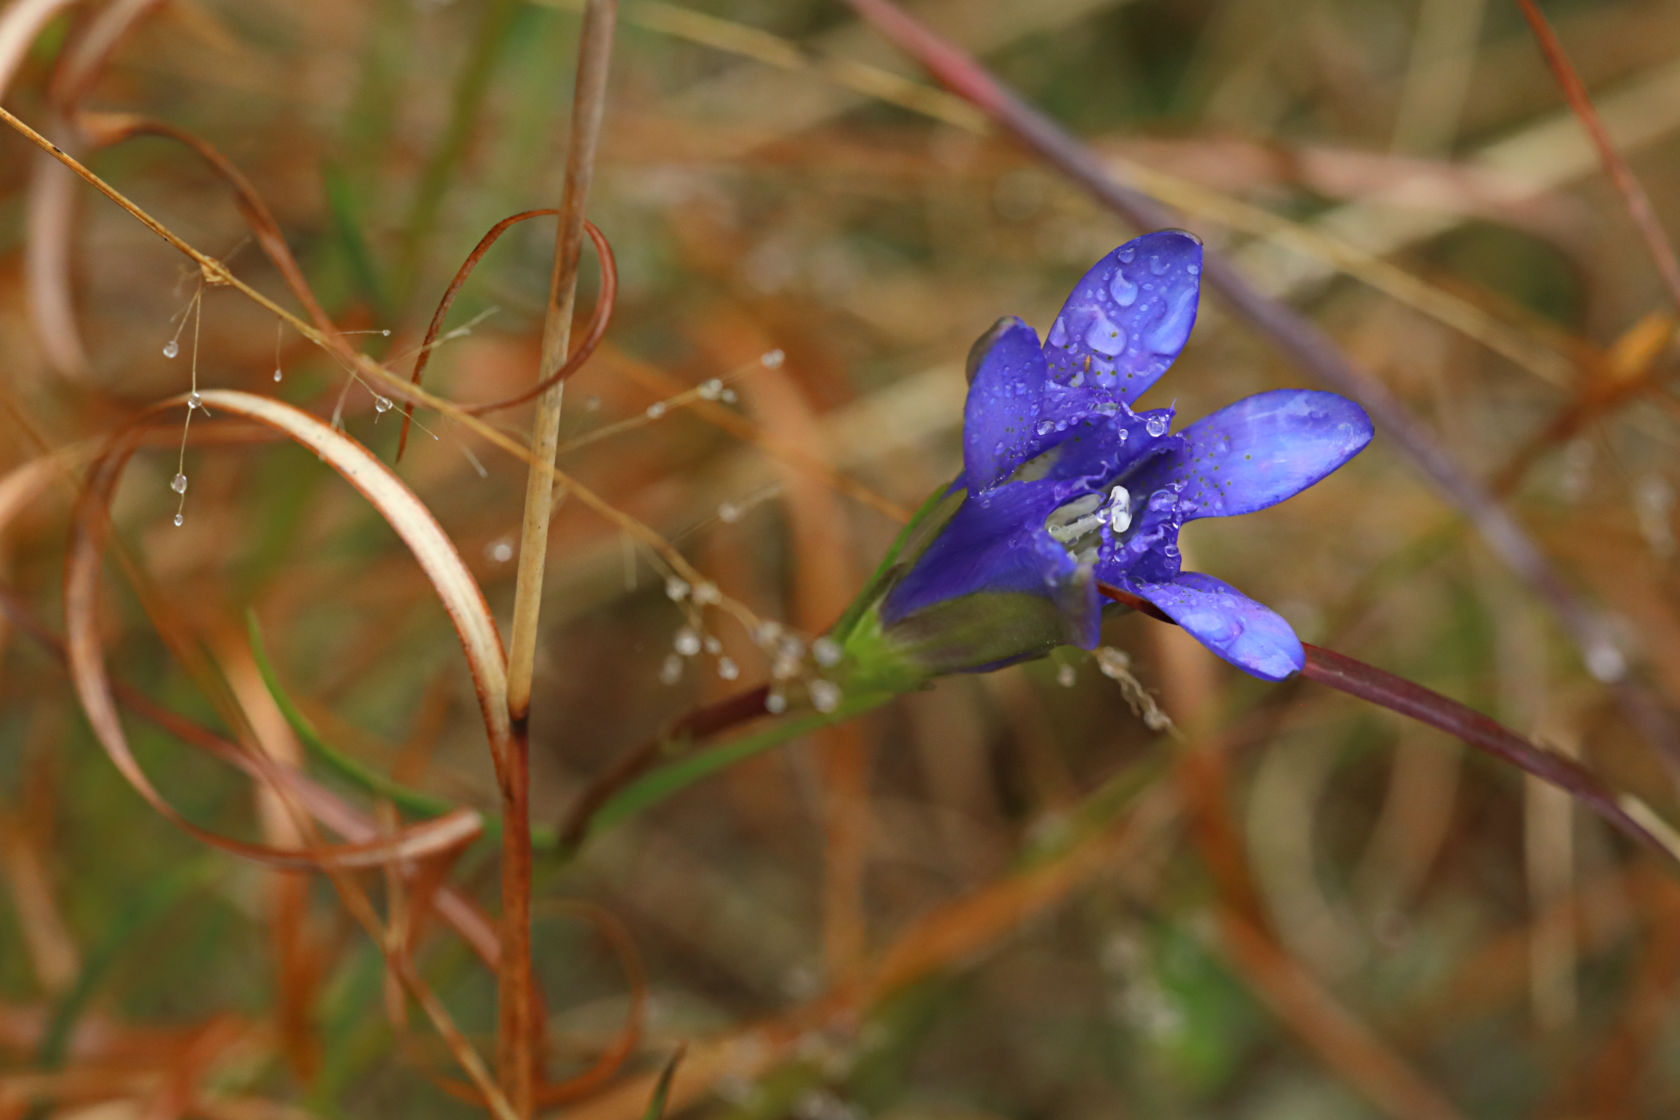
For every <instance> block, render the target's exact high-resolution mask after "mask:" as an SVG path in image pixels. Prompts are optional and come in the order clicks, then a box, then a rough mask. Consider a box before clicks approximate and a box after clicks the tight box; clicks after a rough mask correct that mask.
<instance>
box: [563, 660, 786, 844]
mask: <svg viewBox="0 0 1680 1120" xmlns="http://www.w3.org/2000/svg"><path fill="white" fill-rule="evenodd" d="M769 694H770V686H769V685H762V684H761V685H759V686H758V687H757V688H751V689H748V690H747V691H745V692H737V693H736V694H735V695H733V696H730V697H727V698H726V699H723V700H719V701H717V702H716V703H715V704H707V705H705V706H703V707H699V708H695V709H694V710H693V711H691V712H689V713H688V714H687V715H684V716H682V717H680V718H679V719H677V720H676V721H675V722H673V723H672V724H670V725H669V726H668V727H666V729H665V730H664V731H662V732H661V733H660V734H658V735H655V736H654V737H653V738H651V739H648V740H647V741H646V742H644V743H642V744H640V745H639V746H637V747H636V748H635V749H634V750H631V751H629V752H628V753H626V754H623V755H620V756H619V757H618V759H617V760H616V761H615V762H613V764H612V765H611V766H609V767H608V768H607V769H606V770H604V771H602V772H601V774H600V775H598V776H597V777H596V778H595V780H594V781H593V782H590V783H589V787H588V788H587V789H585V790H584V791H583V793H581V794H580V795H579V796H578V799H577V800H576V801H575V802H573V803H572V807H571V809H570V810H569V811H568V812H567V813H566V817H565V820H563V821H562V822H561V824H560V832H559V835H560V851H561V852H562V853H569V852H572V851H575V850H576V849H577V847H578V845H579V844H581V843H583V838H584V836H585V835H587V834H588V832H589V822H590V821H592V820H593V819H594V818H595V814H596V812H598V811H599V810H600V808H601V806H602V805H605V804H606V803H607V800H608V799H609V798H611V797H612V795H613V794H615V793H617V792H618V791H619V790H621V789H623V788H624V787H625V786H627V785H629V784H630V783H631V782H633V781H635V780H636V779H637V778H639V777H641V776H642V775H643V774H645V773H646V772H647V771H648V769H649V768H650V767H652V766H653V764H654V763H656V762H658V761H659V760H660V759H661V758H662V757H664V755H665V752H666V750H667V749H668V748H669V746H670V745H671V744H673V743H682V742H685V741H689V742H694V741H698V740H701V739H705V738H709V737H710V736H712V735H716V734H717V733H718V732H720V731H727V730H728V729H729V728H731V727H735V726H737V725H739V724H743V723H746V722H747V721H749V720H753V719H757V718H758V717H759V716H762V715H764V714H765V709H764V699H765V697H766V696H768V695H769Z"/></svg>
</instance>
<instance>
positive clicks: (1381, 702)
mask: <svg viewBox="0 0 1680 1120" xmlns="http://www.w3.org/2000/svg"><path fill="white" fill-rule="evenodd" d="M1097 589H1098V590H1099V591H1101V592H1102V594H1103V595H1104V596H1106V597H1108V598H1110V599H1112V600H1114V601H1115V602H1116V603H1120V604H1123V605H1124V606H1128V607H1130V608H1132V609H1133V610H1135V611H1137V612H1138V613H1140V614H1147V615H1148V616H1149V617H1150V618H1153V619H1155V620H1156V621H1158V622H1165V623H1168V624H1170V625H1175V626H1176V625H1177V623H1175V622H1173V620H1172V619H1170V618H1168V617H1167V616H1166V615H1165V614H1162V613H1161V611H1160V610H1158V609H1157V608H1156V607H1155V605H1154V604H1153V603H1150V602H1148V601H1147V600H1144V599H1140V598H1138V597H1137V596H1136V595H1133V594H1132V593H1130V592H1129V591H1122V590H1121V589H1120V588H1118V587H1110V586H1109V585H1108V584H1106V583H1099V584H1098V585H1097ZM1302 648H1303V649H1305V650H1306V654H1307V661H1306V665H1305V666H1304V667H1303V668H1302V669H1301V676H1302V677H1303V678H1304V679H1306V680H1309V681H1317V682H1318V683H1319V684H1322V685H1328V686H1329V687H1331V688H1333V689H1336V690H1337V691H1338V692H1345V693H1347V694H1348V695H1349V696H1357V697H1358V698H1359V699H1361V700H1364V701H1367V702H1369V703H1372V704H1375V705H1377V706H1378V707H1381V708H1387V709H1388V710H1389V711H1391V712H1398V713H1400V714H1401V715H1403V716H1406V717H1408V718H1410V719H1415V720H1417V721H1418V722H1419V723H1424V724H1428V725H1429V726H1430V727H1433V728H1435V729H1437V730H1439V731H1445V732H1446V733H1447V734H1448V735H1451V736H1453V737H1455V738H1458V739H1462V740H1463V741H1464V742H1466V743H1468V744H1470V745H1471V746H1472V747H1475V748H1477V749H1478V750H1483V751H1486V752H1487V753H1488V754H1491V755H1493V756H1494V757H1495V758H1497V759H1499V760H1500V761H1502V762H1508V763H1510V764H1511V765H1512V766H1515V767H1516V768H1517V769H1519V770H1522V771H1523V772H1525V773H1528V774H1532V775H1534V776H1535V777H1536V778H1539V779H1540V780H1541V781H1543V782H1546V783H1547V784H1549V785H1553V786H1556V787H1557V788H1558V789H1561V790H1563V792H1565V793H1567V794H1569V796H1571V797H1573V798H1575V799H1576V800H1577V801H1579V802H1581V804H1583V805H1585V806H1586V807H1587V808H1589V809H1591V810H1592V811H1593V812H1595V813H1597V814H1598V815H1599V816H1600V817H1601V818H1602V819H1603V820H1604V821H1605V822H1606V823H1608V824H1609V825H1610V826H1611V827H1612V828H1614V829H1616V831H1618V832H1620V833H1622V835H1624V836H1626V837H1628V838H1629V839H1630V840H1633V841H1635V842H1636V843H1638V844H1640V845H1641V846H1643V847H1645V848H1648V849H1650V850H1651V851H1652V852H1654V853H1655V854H1656V855H1658V856H1660V857H1661V858H1662V859H1663V861H1664V862H1665V863H1667V864H1669V865H1670V866H1671V867H1672V866H1674V865H1675V864H1676V863H1677V862H1680V860H1677V859H1676V855H1675V853H1674V851H1673V850H1672V849H1671V848H1669V846H1668V845H1666V844H1664V843H1663V842H1662V841H1661V840H1659V839H1657V838H1656V837H1655V836H1653V835H1652V834H1651V833H1650V831H1649V830H1648V829H1646V828H1645V826H1644V825H1642V824H1640V823H1639V822H1638V821H1636V820H1634V819H1633V817H1631V816H1630V815H1628V812H1627V810H1625V809H1623V808H1622V805H1621V801H1620V799H1619V798H1617V796H1616V795H1615V794H1614V793H1612V792H1611V791H1610V790H1608V789H1606V788H1605V787H1604V785H1603V783H1601V782H1600V781H1599V780H1598V779H1597V778H1596V777H1594V776H1593V775H1592V774H1591V773H1590V772H1588V771H1587V770H1586V769H1585V768H1584V767H1582V766H1581V765H1580V764H1579V763H1576V762H1574V761H1572V760H1570V759H1567V758H1564V757H1563V756H1562V755H1559V754H1556V753H1554V752H1552V751H1549V750H1547V749H1546V748H1544V747H1542V746H1539V745H1538V744H1535V743H1532V742H1530V741H1529V740H1527V739H1525V738H1523V737H1522V736H1521V735H1518V734H1517V733H1516V732H1515V731H1512V730H1511V729H1510V728H1508V727H1506V726H1505V725H1504V724H1501V723H1499V722H1498V721H1497V720H1494V719H1491V718H1489V717H1488V716H1485V715H1483V714H1482V713H1481V712H1478V711H1476V710H1475V709H1474V708H1469V707H1466V706H1465V705H1463V704H1460V703H1459V702H1458V701H1457V700H1451V699H1448V698H1447V697H1445V696H1442V695H1441V694H1440V693H1439V692H1435V691H1434V690H1432V689H1428V688H1425V687H1423V686H1422V685H1421V684H1417V683H1415V682H1413V681H1409V680H1407V679H1406V678H1405V677H1398V676H1395V675H1394V674H1393V673H1390V672H1386V671H1384V670H1382V669H1378V668H1376V667H1375V666H1373V665H1367V664H1365V662H1363V661H1359V660H1356V659H1355V658H1352V657H1349V656H1347V655H1346V654H1345V653H1337V652H1336V651H1335V650H1333V649H1325V648H1324V647H1323V646H1315V645H1308V644H1306V643H1305V642H1303V643H1302Z"/></svg>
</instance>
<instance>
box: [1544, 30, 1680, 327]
mask: <svg viewBox="0 0 1680 1120" xmlns="http://www.w3.org/2000/svg"><path fill="white" fill-rule="evenodd" d="M1517 6H1518V7H1519V8H1521V9H1522V14H1523V18H1524V19H1526V20H1527V21H1528V26H1529V30H1531V31H1533V32H1534V38H1535V40H1536V41H1537V42H1538V43H1539V44H1540V53H1541V54H1542V55H1544V56H1545V57H1546V65H1547V66H1549V67H1550V68H1551V71H1552V77H1554V78H1556V79H1557V84H1558V87H1559V88H1560V89H1562V90H1563V97H1564V100H1565V101H1568V102H1569V108H1570V109H1571V110H1572V111H1573V112H1574V113H1575V115H1576V116H1577V117H1579V118H1580V120H1581V127H1582V128H1584V129H1586V130H1587V136H1588V138H1590V139H1591V140H1592V144H1593V147H1594V148H1596V149H1597V150H1598V161H1599V162H1600V163H1602V164H1603V165H1604V172H1605V174H1607V175H1609V176H1610V182H1611V183H1613V184H1615V187H1616V192H1617V193H1618V194H1620V195H1621V196H1622V205H1624V206H1626V207H1627V211H1628V216H1629V217H1631V218H1632V219H1633V224H1634V225H1635V226H1637V227H1639V236H1640V237H1641V238H1642V239H1643V240H1644V242H1645V248H1646V249H1647V250H1649V251H1650V254H1651V257H1652V259H1653V260H1655V261H1656V262H1657V271H1658V272H1660V273H1661V274H1662V278H1663V283H1664V284H1665V285H1667V287H1668V295H1669V298H1670V299H1672V300H1673V301H1674V306H1675V307H1680V261H1677V260H1675V256H1674V246H1673V245H1671V244H1669V241H1668V235H1667V234H1666V233H1664V232H1663V228H1662V223H1661V222H1660V221H1658V220H1657V212H1656V209H1655V208H1654V207H1653V206H1652V205H1651V197H1650V196H1649V195H1647V194H1646V193H1645V188H1644V187H1643V186H1642V185H1641V184H1640V182H1639V180H1638V179H1637V178H1636V177H1635V176H1634V174H1633V169H1632V168H1630V167H1628V165H1627V161H1626V160H1624V159H1623V158H1622V154H1621V153H1620V152H1618V151H1617V150H1616V145H1615V144H1614V143H1612V142H1611V140H1610V133H1609V132H1608V131H1607V130H1606V129H1605V127H1604V122H1603V121H1602V120H1600V119H1599V116H1598V110H1597V109H1594V108H1593V103H1592V98H1590V97H1588V96H1587V87H1586V86H1585V85H1584V84H1582V82H1581V77H1580V75H1579V74H1577V73H1575V67H1574V66H1573V65H1571V64H1570V61H1569V56H1568V55H1566V54H1564V53H1563V44H1562V43H1561V42H1560V41H1559V40H1558V37H1557V34H1556V32H1554V31H1553V30H1552V25H1551V24H1550V23H1548V22H1546V17H1545V16H1544V15H1542V14H1541V13H1540V9H1539V8H1537V7H1535V6H1534V0H1517Z"/></svg>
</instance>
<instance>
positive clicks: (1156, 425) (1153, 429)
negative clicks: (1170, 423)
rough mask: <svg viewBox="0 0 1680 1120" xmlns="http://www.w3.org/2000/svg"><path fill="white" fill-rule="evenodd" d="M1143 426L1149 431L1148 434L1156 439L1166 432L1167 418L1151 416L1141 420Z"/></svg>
mask: <svg viewBox="0 0 1680 1120" xmlns="http://www.w3.org/2000/svg"><path fill="white" fill-rule="evenodd" d="M1143 426H1144V428H1146V429H1147V430H1148V431H1149V434H1150V435H1152V436H1155V437H1156V438H1157V439H1159V438H1160V437H1161V436H1164V435H1166V434H1167V418H1166V417H1165V416H1160V415H1155V416H1151V417H1149V418H1148V419H1147V420H1145V421H1144V422H1143Z"/></svg>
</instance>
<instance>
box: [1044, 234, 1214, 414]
mask: <svg viewBox="0 0 1680 1120" xmlns="http://www.w3.org/2000/svg"><path fill="white" fill-rule="evenodd" d="M1201 273H1202V243H1201V242H1200V241H1199V240H1197V238H1196V237H1195V235H1194V234H1189V233H1185V232H1184V231H1183V230H1173V229H1169V230H1162V231H1160V232H1158V233H1150V234H1145V235H1144V236H1143V237H1139V238H1137V239H1135V240H1133V241H1128V242H1126V244H1124V245H1122V246H1120V247H1119V248H1118V249H1116V250H1114V251H1113V252H1112V253H1110V254H1109V255H1108V256H1106V257H1104V258H1103V259H1102V260H1101V261H1099V262H1097V265H1096V267H1095V268H1093V269H1091V271H1089V272H1087V273H1086V274H1085V276H1084V277H1083V278H1082V279H1081V280H1080V281H1079V283H1078V285H1076V286H1075V287H1074V289H1073V292H1072V294H1071V295H1069V296H1068V300H1067V303H1065V304H1064V305H1063V306H1062V311H1061V314H1060V315H1058V316H1056V322H1055V324H1054V325H1053V326H1052V327H1051V328H1050V334H1049V336H1048V337H1047V339H1046V340H1045V344H1044V357H1045V359H1046V360H1047V361H1048V363H1049V368H1050V378H1051V381H1052V382H1053V383H1054V384H1056V385H1060V386H1063V387H1065V388H1067V389H1071V390H1074V391H1075V392H1077V393H1081V394H1084V395H1088V396H1090V397H1092V398H1093V399H1097V400H1105V401H1123V402H1125V403H1127V404H1130V403H1131V402H1132V401H1134V400H1136V399H1137V398H1138V397H1139V396H1140V395H1141V394H1142V393H1143V391H1144V390H1145V389H1147V388H1149V387H1150V386H1151V385H1153V384H1155V381H1156V379H1157V378H1159V377H1160V376H1161V374H1163V373H1164V372H1166V369H1167V367H1168V366H1170V365H1172V363H1173V359H1174V358H1176V357H1178V352H1179V351H1180V350H1182V349H1184V343H1185V342H1186V341H1187V340H1188V339H1189V337H1190V328H1191V327H1192V326H1193V325H1194V324H1195V322H1196V299H1197V293H1198V290H1199V288H1200V286H1201Z"/></svg>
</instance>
